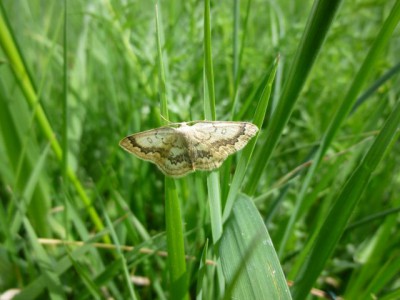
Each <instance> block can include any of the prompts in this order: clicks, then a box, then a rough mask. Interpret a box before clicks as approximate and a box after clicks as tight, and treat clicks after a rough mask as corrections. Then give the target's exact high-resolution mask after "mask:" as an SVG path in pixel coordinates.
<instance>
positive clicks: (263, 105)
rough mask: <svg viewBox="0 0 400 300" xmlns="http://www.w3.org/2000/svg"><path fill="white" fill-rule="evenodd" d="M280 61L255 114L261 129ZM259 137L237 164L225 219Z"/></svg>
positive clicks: (248, 147)
mask: <svg viewBox="0 0 400 300" xmlns="http://www.w3.org/2000/svg"><path fill="white" fill-rule="evenodd" d="M278 62H279V59H276V61H275V65H274V67H273V69H272V71H271V73H270V74H269V77H268V81H267V82H266V84H265V86H263V87H262V88H263V92H262V94H261V96H260V99H259V101H258V105H257V109H256V111H255V114H254V118H253V123H254V124H255V125H257V127H258V128H259V129H261V128H262V125H263V123H264V117H265V115H266V111H267V107H268V103H269V99H270V96H271V90H272V84H273V82H274V79H275V74H276V70H277V67H278ZM257 138H258V135H257V136H256V137H255V138H253V139H252V140H251V141H250V142H249V144H248V145H247V146H246V148H245V149H244V150H243V153H242V156H241V157H240V160H239V163H238V164H237V167H236V172H235V175H234V177H233V179H232V184H231V187H230V189H229V194H228V198H227V200H226V204H225V208H224V214H223V219H224V220H226V219H227V218H228V217H229V214H230V212H231V209H232V206H233V203H234V201H235V199H236V198H237V194H238V192H239V190H240V188H241V186H242V184H243V180H244V177H245V174H246V170H247V166H248V164H249V162H250V159H251V155H252V153H253V150H254V147H255V145H256V143H257ZM258 167H259V166H257V165H256V166H255V168H258ZM250 180H253V178H251V179H250Z"/></svg>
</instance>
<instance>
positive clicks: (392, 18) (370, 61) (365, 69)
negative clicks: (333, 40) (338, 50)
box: [280, 2, 400, 255]
mask: <svg viewBox="0 0 400 300" xmlns="http://www.w3.org/2000/svg"><path fill="white" fill-rule="evenodd" d="M399 20H400V2H396V4H395V5H394V7H393V10H392V13H391V14H390V15H389V17H388V18H387V20H386V22H385V24H384V25H383V26H382V29H381V31H380V33H379V34H378V35H377V38H376V40H375V42H374V44H373V45H372V47H371V49H370V51H369V52H368V55H367V57H366V58H365V60H364V63H363V64H362V66H361V68H360V70H359V71H358V73H357V75H356V77H355V78H354V81H353V83H352V85H351V86H350V88H349V91H348V92H347V95H346V97H345V98H344V99H343V102H342V103H341V105H340V107H339V109H338V111H337V113H336V114H335V117H334V119H333V120H332V122H331V123H330V125H329V128H328V130H327V131H326V133H325V135H324V136H323V138H322V141H321V144H320V147H319V148H318V151H317V154H316V155H315V159H314V160H313V163H312V165H311V167H310V169H309V170H308V172H307V175H306V177H305V180H304V182H303V184H302V187H301V190H300V192H299V195H298V198H297V200H296V207H295V210H294V212H293V214H292V215H291V217H290V220H289V224H288V226H287V227H286V230H285V234H284V237H283V239H282V243H281V245H280V254H281V255H282V254H283V253H284V251H285V247H286V243H287V241H288V239H289V236H290V235H291V234H292V232H293V226H294V224H295V221H296V219H297V217H298V213H299V211H301V210H302V209H303V208H302V206H303V205H304V198H305V195H306V192H307V190H308V188H309V186H310V183H311V180H312V178H313V177H314V174H315V171H316V170H317V168H318V166H319V164H320V162H321V161H322V159H323V157H324V155H325V153H326V151H327V149H328V147H329V146H330V144H331V142H332V140H333V138H334V137H335V135H336V133H337V132H338V130H339V128H340V126H341V124H342V123H343V121H344V120H345V118H346V117H347V116H348V114H349V113H350V110H351V108H352V107H353V104H354V102H355V101H356V99H357V95H358V94H359V92H360V91H361V89H362V87H363V85H364V83H365V82H366V80H367V78H368V76H369V74H371V72H372V71H373V70H374V66H375V64H376V63H377V62H378V59H379V57H380V56H381V55H382V52H384V51H385V48H386V46H387V43H388V41H389V39H390V37H391V35H392V33H393V30H394V29H395V28H396V25H397V24H398V22H399Z"/></svg>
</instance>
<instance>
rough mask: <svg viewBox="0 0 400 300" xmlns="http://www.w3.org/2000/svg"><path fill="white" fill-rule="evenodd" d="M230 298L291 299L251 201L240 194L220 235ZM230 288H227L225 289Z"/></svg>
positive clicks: (273, 251)
mask: <svg viewBox="0 0 400 300" xmlns="http://www.w3.org/2000/svg"><path fill="white" fill-rule="evenodd" d="M220 257H221V262H222V267H223V271H224V274H225V276H226V278H227V285H228V286H229V287H230V288H231V289H232V293H231V295H229V294H230V293H229V294H228V295H226V296H227V297H228V298H229V299H230V298H234V299H260V300H261V299H291V296H290V292H289V288H288V285H287V283H286V279H285V276H284V274H283V271H282V268H281V266H280V263H279V259H278V256H277V254H276V252H275V249H274V247H273V244H272V240H271V238H270V236H269V234H268V231H267V228H266V227H265V225H264V222H263V220H262V218H261V216H260V213H259V212H258V210H257V209H256V207H255V206H254V204H253V202H252V201H251V200H250V199H249V198H248V197H246V196H244V195H239V196H238V198H237V200H236V201H235V204H234V206H233V210H232V214H231V217H230V219H228V221H227V223H226V227H225V230H224V234H223V236H222V238H221V245H220ZM228 291H230V290H228Z"/></svg>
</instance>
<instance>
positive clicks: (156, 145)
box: [119, 127, 194, 177]
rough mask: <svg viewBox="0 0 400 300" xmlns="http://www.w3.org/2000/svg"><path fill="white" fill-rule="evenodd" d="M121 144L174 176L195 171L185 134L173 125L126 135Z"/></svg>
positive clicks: (165, 172)
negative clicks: (172, 126)
mask: <svg viewBox="0 0 400 300" xmlns="http://www.w3.org/2000/svg"><path fill="white" fill-rule="evenodd" d="M119 144H120V146H121V147H122V148H123V149H125V150H126V151H128V152H130V153H132V154H134V155H136V156H137V157H139V158H141V159H143V160H147V161H150V162H153V163H155V164H156V165H157V166H158V167H159V168H160V170H161V171H162V172H163V173H164V174H166V175H168V176H172V177H180V176H184V175H186V174H188V173H190V172H193V171H194V169H193V166H192V163H191V159H190V157H189V152H188V147H187V143H186V140H185V138H184V137H183V135H182V134H181V133H180V132H178V131H176V129H175V128H171V127H160V128H157V129H152V130H148V131H144V132H139V133H136V134H132V135H130V136H127V137H125V138H124V139H122V140H121V141H120V143H119Z"/></svg>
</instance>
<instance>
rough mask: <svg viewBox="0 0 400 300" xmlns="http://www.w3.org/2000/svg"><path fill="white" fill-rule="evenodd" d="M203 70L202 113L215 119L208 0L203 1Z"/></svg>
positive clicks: (210, 118)
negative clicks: (203, 92)
mask: <svg viewBox="0 0 400 300" xmlns="http://www.w3.org/2000/svg"><path fill="white" fill-rule="evenodd" d="M204 72H205V87H206V88H205V91H206V93H205V94H204V96H205V98H204V113H205V118H206V120H215V119H216V112H215V86H214V68H213V63H212V50H211V14H210V0H205V1H204Z"/></svg>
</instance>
